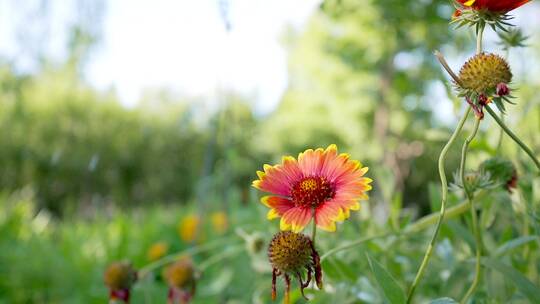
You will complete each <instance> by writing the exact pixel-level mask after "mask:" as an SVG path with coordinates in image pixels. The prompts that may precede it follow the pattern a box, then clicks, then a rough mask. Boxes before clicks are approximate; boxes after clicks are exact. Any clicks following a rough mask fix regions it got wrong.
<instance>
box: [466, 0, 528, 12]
mask: <svg viewBox="0 0 540 304" xmlns="http://www.w3.org/2000/svg"><path fill="white" fill-rule="evenodd" d="M456 1H457V2H458V3H459V4H461V6H463V8H464V9H468V8H472V9H474V10H487V11H490V12H495V13H507V12H509V11H511V10H515V9H516V8H518V7H520V6H522V5H524V4H525V3H527V2H529V1H531V0H456Z"/></svg>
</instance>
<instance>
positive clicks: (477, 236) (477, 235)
mask: <svg viewBox="0 0 540 304" xmlns="http://www.w3.org/2000/svg"><path fill="white" fill-rule="evenodd" d="M469 201H470V203H471V218H472V228H473V233H474V241H475V243H476V263H475V274H474V279H473V281H472V284H471V287H469V290H467V293H466V294H465V296H463V299H461V301H460V303H461V304H465V303H467V300H468V299H469V298H470V297H471V296H472V295H473V293H474V291H475V290H476V287H478V284H479V283H480V278H481V276H482V265H481V259H482V231H481V229H480V225H479V224H478V215H477V214H476V208H475V207H474V198H472V197H471V198H470V199H469Z"/></svg>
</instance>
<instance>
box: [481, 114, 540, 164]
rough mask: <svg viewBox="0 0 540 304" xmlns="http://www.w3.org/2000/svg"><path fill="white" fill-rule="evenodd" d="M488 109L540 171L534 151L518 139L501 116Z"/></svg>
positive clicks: (539, 162)
mask: <svg viewBox="0 0 540 304" xmlns="http://www.w3.org/2000/svg"><path fill="white" fill-rule="evenodd" d="M485 108H486V111H487V112H488V113H489V115H491V117H493V119H495V121H496V122H497V123H498V124H499V126H501V128H502V129H503V130H504V132H506V134H508V136H510V138H512V139H513V140H514V141H515V142H516V143H517V144H518V145H519V147H520V148H521V149H522V150H523V151H524V152H525V153H527V155H528V156H529V157H530V158H531V159H532V161H533V162H534V164H535V165H536V167H537V168H538V170H540V161H538V159H537V158H536V157H535V156H534V153H533V152H532V150H531V149H530V148H529V147H527V145H526V144H525V143H523V141H521V139H519V137H517V136H516V135H515V134H514V133H513V132H512V130H510V129H509V128H508V127H507V126H506V124H505V123H504V121H502V120H501V118H500V117H499V115H497V114H496V113H495V112H494V111H493V110H492V109H491V108H490V107H489V105H488V106H486V107H485Z"/></svg>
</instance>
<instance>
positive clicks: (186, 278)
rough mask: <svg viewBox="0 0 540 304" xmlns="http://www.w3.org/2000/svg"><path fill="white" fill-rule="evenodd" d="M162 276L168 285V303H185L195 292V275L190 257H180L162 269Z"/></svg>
mask: <svg viewBox="0 0 540 304" xmlns="http://www.w3.org/2000/svg"><path fill="white" fill-rule="evenodd" d="M163 278H165V281H166V282H167V285H169V294H168V301H169V303H177V302H178V301H180V303H187V302H189V301H190V300H191V298H192V297H193V295H194V294H195V286H196V275H195V267H194V266H193V262H192V261H191V259H189V258H187V257H183V258H180V259H179V260H178V261H176V262H175V263H173V264H171V265H169V267H167V268H166V269H164V270H163Z"/></svg>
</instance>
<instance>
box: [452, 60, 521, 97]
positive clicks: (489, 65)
mask: <svg viewBox="0 0 540 304" xmlns="http://www.w3.org/2000/svg"><path fill="white" fill-rule="evenodd" d="M459 79H460V80H461V83H462V84H463V87H464V89H467V90H472V91H474V92H476V93H478V94H483V93H491V92H494V91H495V90H496V88H497V85H499V84H501V83H504V84H508V83H510V82H511V81H512V72H511V71H510V66H509V65H508V63H507V62H506V60H504V59H503V58H502V57H500V56H499V55H496V54H486V53H481V54H478V55H475V56H474V57H472V58H471V59H469V61H467V62H466V63H465V65H463V67H462V68H461V70H460V71H459Z"/></svg>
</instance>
